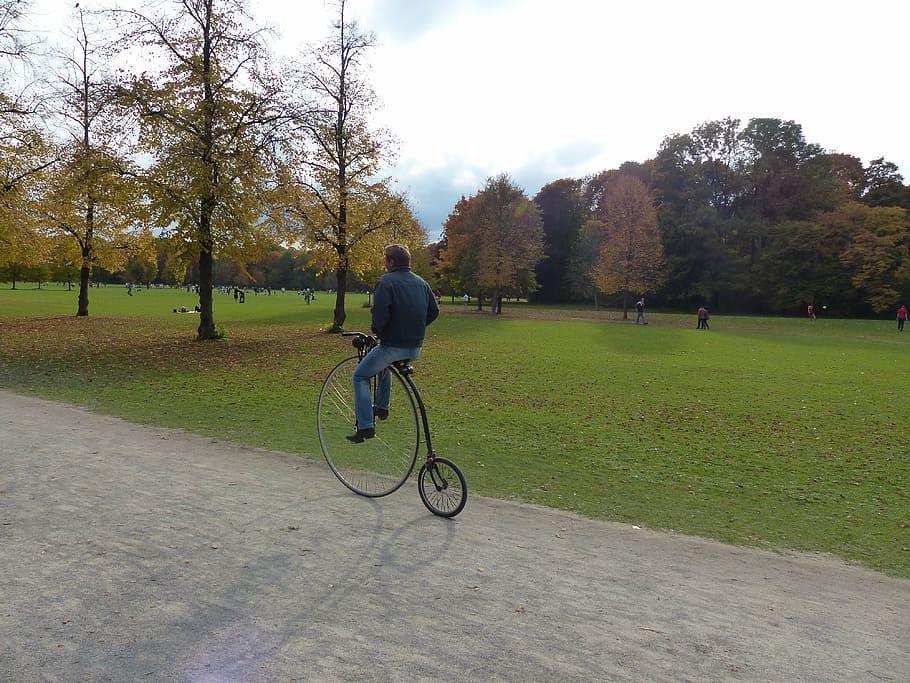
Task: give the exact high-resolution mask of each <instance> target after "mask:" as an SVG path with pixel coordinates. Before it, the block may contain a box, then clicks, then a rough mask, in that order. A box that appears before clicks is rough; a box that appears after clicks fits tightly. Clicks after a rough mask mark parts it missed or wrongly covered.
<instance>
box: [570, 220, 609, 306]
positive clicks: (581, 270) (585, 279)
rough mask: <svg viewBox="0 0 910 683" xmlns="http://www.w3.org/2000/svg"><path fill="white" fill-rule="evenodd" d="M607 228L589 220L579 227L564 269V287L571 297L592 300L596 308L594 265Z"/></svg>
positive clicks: (599, 221)
mask: <svg viewBox="0 0 910 683" xmlns="http://www.w3.org/2000/svg"><path fill="white" fill-rule="evenodd" d="M606 230H607V226H606V225H605V224H604V222H603V221H601V220H598V219H596V218H589V219H588V220H586V221H585V223H584V225H582V226H581V230H580V231H579V232H578V238H577V239H576V240H575V243H574V244H573V245H572V252H571V254H570V256H569V263H568V267H567V268H566V275H565V277H566V281H565V286H566V289H567V290H568V292H569V293H570V294H571V296H573V297H575V298H579V299H591V298H593V299H594V308H597V305H598V303H597V286H596V285H595V284H594V279H593V274H594V264H595V263H596V261H597V256H598V254H599V253H600V245H601V244H602V243H603V240H604V235H605V234H606Z"/></svg>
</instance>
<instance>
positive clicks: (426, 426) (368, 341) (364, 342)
mask: <svg viewBox="0 0 910 683" xmlns="http://www.w3.org/2000/svg"><path fill="white" fill-rule="evenodd" d="M351 334H352V336H354V337H355V339H354V342H353V344H354V348H356V349H357V358H358V359H360V360H363V357H364V356H366V355H367V353H369V352H370V351H371V350H372V349H373V348H374V347H375V346H376V344H377V343H378V342H377V341H376V338H375V337H370V336H368V335H365V334H363V333H360V332H355V333H351ZM358 342H359V343H358ZM382 372H397V373H398V375H399V377H402V378H404V383H405V386H407V388H408V391H410V392H411V395H412V396H414V398H415V399H416V401H417V408H418V409H419V410H420V423H421V425H422V428H423V436H424V443H425V444H426V445H427V462H428V463H430V464H432V463H433V460H434V459H435V457H436V451H435V450H434V449H433V439H432V437H431V436H430V421H429V419H428V418H427V409H426V406H424V404H423V397H422V396H421V395H420V389H418V388H417V384H416V383H415V382H414V378H413V377H411V375H413V374H414V367H413V366H412V365H411V361H410V360H399V361H395V362H393V363H392V364H391V365H389V366H388V367H387V368H386V369H385V370H383V371H382ZM382 372H380V373H379V374H377V375H374V376H373V378H372V379H371V380H370V388H371V390H372V392H373V396H374V397H375V396H376V387H377V383H378V382H379V377H380V376H381V375H382ZM374 404H375V403H374Z"/></svg>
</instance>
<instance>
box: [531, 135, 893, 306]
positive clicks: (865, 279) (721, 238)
mask: <svg viewBox="0 0 910 683" xmlns="http://www.w3.org/2000/svg"><path fill="white" fill-rule="evenodd" d="M627 179H635V180H636V181H638V182H639V183H640V184H641V185H642V186H643V188H645V190H646V192H647V193H648V194H649V195H650V197H651V200H650V201H652V202H653V207H654V211H655V214H654V216H653V219H652V220H653V224H654V227H655V228H656V232H657V234H658V235H659V245H657V244H654V243H653V241H647V240H645V241H643V242H642V243H641V246H640V247H639V248H638V251H637V252H633V253H629V252H627V253H626V254H625V255H623V257H622V258H624V259H626V260H625V261H621V259H620V254H619V252H618V251H617V249H618V246H617V244H616V239H615V238H616V237H617V236H618V234H619V228H618V227H617V224H616V218H617V217H616V209H617V205H616V201H617V200H616V196H615V193H616V188H618V187H619V186H621V185H622V184H623V183H626V182H627ZM611 197H612V199H611ZM534 203H535V204H536V205H537V206H538V207H539V210H540V215H541V218H542V222H543V233H544V246H543V258H542V259H541V260H540V261H539V262H538V263H537V265H536V268H535V272H534V274H535V276H536V285H537V287H536V289H535V290H534V293H533V295H532V298H533V299H534V300H537V301H546V302H566V301H592V302H597V301H598V298H597V297H598V295H603V294H607V293H609V294H613V295H614V296H613V297H612V298H611V299H608V301H609V303H610V304H611V305H622V298H623V296H625V295H626V294H627V293H631V294H634V295H636V296H639V295H646V296H647V297H648V302H649V305H651V306H659V307H665V308H667V309H677V310H687V311H689V310H694V308H697V307H698V306H699V305H701V304H707V305H708V306H709V307H710V308H711V310H713V311H716V312H726V313H777V314H794V313H804V312H805V310H806V307H807V306H808V305H809V304H813V305H815V306H816V309H819V308H820V306H821V305H825V306H827V307H828V311H829V312H831V313H834V314H839V315H860V316H872V315H883V314H890V313H891V312H893V310H896V308H897V306H898V305H899V304H900V303H901V302H907V301H910V186H907V185H905V184H904V179H903V177H902V176H901V175H900V174H899V173H898V169H897V167H896V166H895V165H894V164H893V163H890V162H888V161H886V160H884V159H876V160H874V161H872V162H870V163H869V165H868V166H864V165H863V164H862V162H861V161H860V160H859V159H858V158H856V157H854V156H851V155H849V154H841V153H832V152H826V151H824V150H823V149H822V148H821V147H820V146H818V145H815V144H810V143H807V142H806V141H805V139H804V137H803V133H802V129H801V126H800V125H798V124H797V123H794V122H793V121H783V120H779V119H769V118H762V119H752V120H750V121H749V122H748V123H747V124H746V125H745V126H741V124H740V121H738V120H735V119H730V118H728V119H724V120H720V121H712V122H708V123H705V124H703V125H701V126H698V127H696V128H695V129H693V130H692V131H691V132H689V133H685V134H679V135H672V136H669V137H667V138H666V139H665V140H664V141H663V143H662V144H661V146H660V149H659V150H658V152H657V155H656V156H655V158H654V159H651V160H648V161H646V162H644V163H636V162H627V163H625V164H623V165H622V166H620V167H619V168H618V169H615V170H610V171H605V172H602V173H599V174H596V175H593V176H590V177H587V178H583V179H561V180H556V181H554V182H551V183H549V184H548V185H546V186H545V187H543V188H542V189H541V190H540V191H539V192H538V193H537V195H536V196H535V197H534ZM647 222H648V220H647V219H646V220H645V223H647ZM534 239H536V238H534ZM626 244H627V245H628V241H627V242H626ZM611 254H612V255H611ZM598 264H599V265H598ZM610 264H612V265H610ZM649 264H650V265H651V266H653V267H652V268H649V267H648V265H649ZM607 265H610V267H611V268H612V270H613V273H614V275H613V278H614V280H615V279H616V277H618V275H617V273H621V272H622V270H623V269H626V270H627V271H629V273H630V274H631V275H636V274H637V275H636V277H633V278H631V279H629V280H628V283H629V284H628V285H620V286H617V285H616V283H615V282H612V281H609V280H608V279H605V277H604V269H605V268H606V267H607ZM642 276H644V277H642ZM636 278H637V279H636ZM625 290H630V291H629V292H626V291H625ZM601 301H603V299H602V298H601Z"/></svg>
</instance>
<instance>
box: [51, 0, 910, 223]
mask: <svg viewBox="0 0 910 683" xmlns="http://www.w3.org/2000/svg"><path fill="white" fill-rule="evenodd" d="M40 2H41V4H42V5H44V6H51V7H53V6H61V7H65V8H66V11H68V10H69V9H70V8H71V7H72V5H73V3H72V2H69V1H67V2H62V1H61V0H40ZM128 3H129V0H121V4H128ZM83 5H84V6H89V3H87V2H86V3H83ZM249 7H250V9H251V11H252V12H253V13H254V15H255V16H256V17H257V18H258V19H259V20H261V21H263V22H265V23H269V24H271V25H273V26H275V27H277V29H278V31H279V33H278V35H277V37H276V41H275V47H276V50H278V51H279V52H284V53H287V54H291V55H293V54H295V53H297V54H299V53H300V51H301V48H302V46H304V45H306V44H312V43H315V42H319V41H320V40H321V39H323V38H325V37H327V36H328V35H330V34H331V24H332V22H333V20H334V19H335V17H336V12H335V9H334V7H335V3H334V2H333V1H332V0H293V1H291V0H250V2H249ZM346 12H347V14H348V16H350V17H353V18H355V19H357V21H358V24H359V26H360V28H361V29H363V30H365V31H372V32H373V33H375V35H376V39H377V45H376V47H375V48H374V49H373V51H372V52H371V53H370V54H369V56H368V63H369V65H370V81H371V83H372V85H373V88H374V90H375V91H376V94H377V96H378V98H379V100H380V102H381V109H379V110H378V111H377V122H379V123H380V124H381V125H382V126H384V127H385V128H387V129H388V130H389V131H390V132H391V134H392V135H393V136H394V137H395V138H396V139H397V142H398V145H397V150H398V154H397V158H396V160H395V162H394V165H392V166H391V167H390V168H388V169H387V170H386V172H387V174H388V175H389V176H391V177H392V178H393V179H394V180H395V182H396V187H397V189H399V190H402V191H405V192H407V194H408V195H409V196H410V198H411V202H412V205H413V207H414V209H415V213H416V214H417V217H418V218H419V219H420V221H421V223H422V224H423V225H424V227H425V228H426V229H427V231H428V232H429V234H430V237H431V238H432V239H436V238H438V236H439V234H440V232H441V230H442V224H443V223H444V221H445V220H446V218H447V216H448V215H449V213H450V212H451V211H452V209H453V207H454V205H455V203H456V202H457V201H458V199H459V198H460V197H462V196H465V197H467V196H471V195H473V194H476V193H477V192H478V191H479V190H480V189H481V188H482V187H483V184H484V182H485V181H486V179H487V178H489V177H491V176H495V175H498V174H500V173H507V174H509V175H510V176H511V178H512V180H513V181H514V182H515V183H516V184H518V185H519V186H520V187H521V188H522V189H523V190H524V192H525V193H526V194H527V195H528V196H530V197H533V196H534V195H535V194H536V193H537V191H538V190H540V188H541V187H542V186H544V185H545V184H547V183H548V182H551V181H553V180H558V179H560V178H567V177H571V178H581V177H584V176H587V175H590V174H594V173H598V172H600V171H603V170H607V169H611V168H617V167H618V166H619V165H620V164H622V163H623V162H625V161H638V162H642V161H646V160H647V159H650V158H653V157H654V156H655V155H656V154H657V151H658V149H659V148H660V144H661V141H662V140H663V139H664V138H665V137H667V136H670V135H675V134H678V133H687V132H689V131H691V130H692V129H693V128H694V127H696V126H698V125H699V124H701V123H704V122H705V121H714V120H719V119H723V118H726V117H728V116H729V117H732V118H736V119H740V120H741V121H742V123H743V124H745V123H746V122H747V121H748V120H749V119H752V118H758V117H770V118H778V119H782V120H792V121H795V122H796V123H798V124H800V125H801V126H802V130H803V134H804V136H805V138H806V141H807V142H810V143H816V144H818V145H820V146H821V147H822V148H824V149H826V150H829V151H834V152H842V153H846V154H852V155H854V156H857V157H859V158H860V159H861V160H862V161H863V163H864V164H868V163H869V162H870V161H871V160H873V159H877V158H879V157H884V158H885V159H886V160H888V161H891V162H893V163H895V164H897V166H898V167H899V168H900V170H901V173H902V174H903V175H904V178H905V182H908V181H910V135H908V130H907V124H908V122H910V90H908V88H907V68H908V65H910V50H908V49H907V47H906V45H907V38H906V26H907V25H908V20H910V5H906V2H905V0H863V1H862V2H860V1H859V0H853V1H851V2H845V1H843V0H825V1H824V2H822V1H821V0H819V1H816V0H787V1H782V0H764V2H761V3H754V2H745V1H739V0H621V1H617V0H347V10H346Z"/></svg>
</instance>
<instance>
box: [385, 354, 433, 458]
mask: <svg viewBox="0 0 910 683" xmlns="http://www.w3.org/2000/svg"><path fill="white" fill-rule="evenodd" d="M392 366H394V368H395V370H396V371H397V372H398V374H399V375H400V376H401V377H404V381H405V384H406V385H407V387H408V390H409V391H410V392H411V394H413V396H414V398H415V399H416V400H417V407H418V408H419V409H420V422H421V423H422V425H423V435H424V437H425V439H424V443H426V445H427V462H428V463H432V462H433V459H434V458H435V457H436V451H435V450H433V440H432V439H431V437H430V421H429V420H428V419H427V409H426V406H424V405H423V397H422V396H421V395H420V389H418V388H417V384H416V383H415V382H414V378H413V377H411V375H412V374H414V367H413V366H412V365H411V364H410V361H406V360H401V361H396V362H394V363H392ZM387 369H388V370H390V371H391V366H390V368H387Z"/></svg>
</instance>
